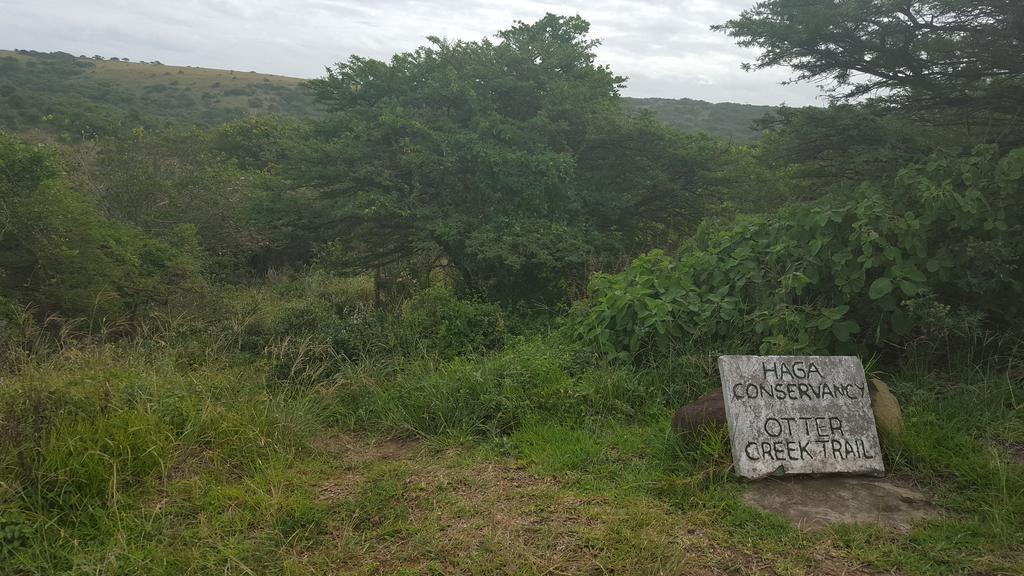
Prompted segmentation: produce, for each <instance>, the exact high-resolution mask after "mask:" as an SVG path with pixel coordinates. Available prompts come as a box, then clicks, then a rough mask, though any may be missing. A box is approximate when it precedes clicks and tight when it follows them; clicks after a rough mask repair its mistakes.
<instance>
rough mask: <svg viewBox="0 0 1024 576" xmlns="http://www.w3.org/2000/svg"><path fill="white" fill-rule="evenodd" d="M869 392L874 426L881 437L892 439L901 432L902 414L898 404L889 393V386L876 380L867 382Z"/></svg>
mask: <svg viewBox="0 0 1024 576" xmlns="http://www.w3.org/2000/svg"><path fill="white" fill-rule="evenodd" d="M868 390H870V392H871V410H872V412H874V413H875V425H876V426H878V433H879V434H881V435H882V436H883V437H892V436H896V435H898V434H899V433H900V432H903V412H902V411H901V410H900V402H899V400H897V399H896V397H895V396H893V394H892V392H890V391H889V386H888V385H887V384H886V383H885V382H882V381H881V380H879V379H877V378H872V379H871V380H870V381H869V382H868Z"/></svg>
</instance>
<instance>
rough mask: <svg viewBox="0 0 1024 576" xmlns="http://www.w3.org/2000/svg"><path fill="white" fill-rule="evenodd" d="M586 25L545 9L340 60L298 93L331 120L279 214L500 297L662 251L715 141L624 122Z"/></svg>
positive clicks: (693, 202) (351, 256) (353, 252)
mask: <svg viewBox="0 0 1024 576" xmlns="http://www.w3.org/2000/svg"><path fill="white" fill-rule="evenodd" d="M588 29H589V24H588V23H587V22H586V21H584V20H583V19H581V18H579V17H561V16H555V15H548V16H546V17H545V18H543V19H542V20H540V21H538V22H536V23H534V24H524V23H519V24H517V25H515V26H514V27H512V28H511V29H509V30H505V31H503V32H500V33H499V34H498V36H497V41H496V42H492V41H491V40H486V39H485V40H482V41H479V42H464V41H457V42H452V41H447V40H442V39H438V38H431V39H430V40H431V45H429V46H426V47H421V48H419V49H418V50H416V51H414V52H411V53H404V54H398V55H396V56H394V57H393V58H392V59H391V61H390V62H382V61H378V60H372V59H366V58H360V57H352V58H351V59H350V60H349V61H348V62H346V63H341V64H338V65H337V66H336V67H335V68H333V69H331V70H329V71H328V74H327V76H326V77H325V78H323V79H320V80H316V81H314V82H313V83H312V86H313V88H314V90H315V93H316V96H317V98H318V99H319V100H320V101H321V102H322V103H324V104H325V105H326V106H327V107H328V108H329V109H330V110H332V111H333V114H332V115H331V116H330V117H329V118H327V119H325V120H324V121H323V122H322V123H321V125H320V126H319V130H318V136H317V137H315V138H314V140H313V141H312V142H311V143H310V149H309V151H308V152H309V161H308V162H307V163H306V164H305V166H304V169H303V173H302V174H301V175H299V176H298V178H299V180H300V181H302V182H304V184H305V188H304V189H303V190H301V191H296V192H293V193H292V194H291V195H289V196H288V197H287V198H283V201H285V202H286V204H285V205H283V207H282V206H279V207H278V209H277V210H275V213H276V214H277V215H278V216H277V217H278V218H280V219H281V220H282V221H283V220H286V219H288V218H292V220H290V221H288V222H283V223H282V225H283V226H287V227H288V228H290V229H293V228H297V229H303V230H306V231H308V234H309V235H310V237H311V239H312V240H313V241H318V242H321V243H325V242H331V241H334V242H335V245H336V246H340V248H341V251H342V252H344V254H345V258H343V260H344V261H345V262H347V264H348V265H350V266H352V267H354V268H364V269H365V268H370V267H375V266H381V265H386V264H389V263H394V262H399V261H403V260H408V259H410V258H414V257H416V256H422V255H431V254H436V255H437V256H439V257H440V261H442V262H443V263H445V264H446V265H448V266H450V267H451V268H453V269H454V270H455V271H457V276H458V278H459V280H460V281H461V283H462V285H463V286H464V287H466V288H468V289H470V290H476V291H485V292H488V293H490V294H491V295H492V296H496V297H500V298H503V299H532V298H544V297H546V296H549V295H550V294H561V295H564V294H566V292H565V291H564V289H563V288H564V284H565V282H580V283H581V282H582V279H583V278H584V276H585V274H586V272H587V271H588V270H589V269H592V268H593V267H594V266H595V265H600V263H601V262H605V261H609V260H611V259H613V258H621V256H622V254H623V253H624V252H625V253H630V252H633V253H636V252H638V251H640V250H644V249H649V248H651V247H653V246H656V245H659V244H662V243H666V242H668V241H671V238H672V237H673V236H674V235H678V234H679V233H680V231H681V230H682V229H684V228H685V225H686V224H688V223H693V222H695V221H696V220H697V219H698V218H699V210H700V201H699V198H700V195H701V194H702V193H703V192H705V189H706V188H707V184H706V183H705V179H704V178H703V174H704V172H705V171H706V170H707V169H708V168H707V167H708V166H709V165H710V160H711V157H712V156H713V155H714V154H715V153H716V151H717V148H716V145H715V144H714V143H713V142H712V141H710V140H709V139H707V138H704V137H696V136H685V135H682V134H680V133H677V132H674V131H672V130H670V129H667V128H664V127H661V126H659V125H658V124H656V123H655V122H653V121H652V120H651V119H649V118H633V117H630V116H628V115H626V113H625V112H623V110H622V108H621V105H620V101H619V97H618V90H619V87H620V86H621V84H622V82H623V81H624V79H623V78H620V77H618V76H615V75H614V74H613V73H612V72H611V71H610V70H608V68H607V67H604V66H599V65H597V64H596V63H595V56H594V50H593V49H594V47H595V46H596V45H597V41H595V40H593V39H590V38H589V37H588V36H587V33H588ZM289 215H290V216H289ZM311 243H313V242H311Z"/></svg>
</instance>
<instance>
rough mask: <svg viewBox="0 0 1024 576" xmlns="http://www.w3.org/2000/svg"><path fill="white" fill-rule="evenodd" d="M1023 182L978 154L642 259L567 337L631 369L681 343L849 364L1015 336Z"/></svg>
mask: <svg viewBox="0 0 1024 576" xmlns="http://www.w3.org/2000/svg"><path fill="white" fill-rule="evenodd" d="M1022 183H1024V149H1017V150H1014V151H1011V152H1009V153H1008V154H1006V155H1005V156H1002V157H1000V155H999V154H998V153H997V150H996V149H995V148H994V147H979V148H977V149H975V151H974V152H973V154H971V155H969V156H964V157H954V156H948V155H940V154H936V155H934V156H932V157H931V158H929V159H928V160H927V161H924V162H922V163H920V164H915V165H911V166H909V167H907V168H904V169H903V170H902V171H900V173H899V175H898V176H897V178H896V179H895V181H894V182H890V183H887V184H878V183H870V182H869V183H864V184H862V185H861V186H860V187H859V188H858V189H857V190H856V191H855V195H854V196H853V197H852V198H849V199H846V198H833V199H830V200H829V201H827V202H823V203H820V204H818V205H813V206H800V207H796V208H791V209H788V210H784V211H781V212H779V213H777V214H773V215H771V216H769V217H758V218H745V219H741V220H740V221H738V222H737V223H736V224H735V226H734V227H733V228H732V229H730V230H726V231H723V232H716V231H712V230H707V229H705V230H704V231H703V233H702V234H701V235H699V236H698V238H697V240H696V241H695V242H694V243H693V244H692V245H691V246H689V247H688V249H687V250H685V251H683V252H681V254H680V255H679V256H678V257H672V256H668V255H666V254H664V253H662V252H652V253H650V254H648V255H646V256H643V257H641V258H639V259H638V260H636V261H635V262H633V264H632V265H631V266H630V267H629V268H628V269H627V270H625V271H624V272H622V273H621V274H618V275H598V276H596V277H595V278H594V279H593V281H592V284H591V288H590V290H591V297H590V301H589V302H588V303H587V304H586V305H585V307H584V308H583V309H582V310H581V311H580V313H579V316H578V319H577V322H576V328H577V334H578V335H579V337H581V338H582V339H584V340H586V341H588V342H590V343H591V344H592V345H593V346H594V347H595V348H597V349H599V350H601V351H602V352H604V353H606V354H608V355H612V356H617V357H626V358H629V357H633V356H635V355H637V354H638V353H640V352H641V351H644V350H652V349H655V348H662V347H664V346H666V345H671V344H673V343H679V342H684V343H686V342H694V341H704V342H716V343H718V345H723V344H726V345H728V344H727V343H733V344H734V345H735V346H736V347H737V348H740V349H750V348H751V347H754V348H759V349H760V350H761V351H762V352H769V351H780V352H790V353H792V352H798V351H804V352H814V351H817V352H825V351H839V352H854V351H866V350H867V349H874V350H887V349H889V350H891V349H896V348H900V347H903V346H906V345H908V344H910V343H912V342H914V341H915V340H917V339H921V338H933V337H935V336H936V335H939V336H943V337H945V336H949V335H951V334H954V333H955V332H956V331H960V332H969V331H972V330H981V329H993V330H999V331H1007V330H1010V331H1012V330H1019V329H1020V327H1021V326H1020V318H1021V312H1024V310H1022V308H1021V306H1022V304H1021V302H1022V301H1024V283H1022V281H1021V277H1020V271H1021V269H1022V265H1024V262H1022V258H1024V242H1022V231H1024V198H1022V197H1021V195H1020V189H1021V185H1022ZM698 246H700V247H699V248H698ZM951 319H954V320H955V321H952V322H951ZM954 335H955V334H954Z"/></svg>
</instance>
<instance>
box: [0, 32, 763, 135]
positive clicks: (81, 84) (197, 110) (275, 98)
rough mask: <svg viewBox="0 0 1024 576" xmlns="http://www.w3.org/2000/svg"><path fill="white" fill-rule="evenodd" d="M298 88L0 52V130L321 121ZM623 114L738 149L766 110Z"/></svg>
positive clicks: (672, 106)
mask: <svg viewBox="0 0 1024 576" xmlns="http://www.w3.org/2000/svg"><path fill="white" fill-rule="evenodd" d="M303 82H304V81H303V80H301V79H299V78H289V77H285V76H276V75H272V74H260V73H257V72H252V71H250V72H243V71H236V70H214V69H209V68H197V67H193V66H169V65H165V64H163V63H161V62H129V61H128V59H127V58H118V57H116V56H110V57H104V56H100V55H96V56H91V57H86V56H73V55H71V54H68V53H65V52H54V53H46V52H35V51H29V50H14V51H7V50H0V128H3V129H4V130H7V131H9V132H19V133H25V132H29V131H31V130H33V129H42V131H43V132H44V133H45V134H47V135H48V137H51V138H52V137H58V138H63V139H65V140H67V139H72V138H83V137H84V138H89V137H95V136H102V135H111V134H114V133H117V132H119V131H121V132H123V131H125V130H130V129H131V128H135V127H146V128H167V127H171V126H178V127H182V126H186V127H187V126H191V125H200V126H212V125H215V124H219V123H223V122H230V121H235V120H241V119H243V118H247V117H249V116H253V115H263V114H270V115H280V116H285V117H291V118H313V117H317V116H318V115H319V114H320V112H321V109H320V107H319V106H318V105H317V104H316V102H315V101H314V99H313V97H312V96H311V95H310V94H309V93H308V92H307V91H305V90H303V89H302V88H301V85H302V83H303ZM622 102H623V105H624V107H625V108H626V109H627V110H632V111H636V112H640V111H643V110H651V111H653V112H654V115H655V118H657V119H658V120H660V121H662V122H664V123H666V124H668V125H669V126H673V127H675V128H678V129H680V130H688V131H696V130H704V131H707V132H708V133H709V134H712V135H714V136H719V137H722V138H725V139H728V140H734V141H736V142H747V141H750V140H753V139H754V138H756V137H757V134H758V131H757V130H756V129H754V127H753V123H754V121H755V120H758V119H760V118H761V117H763V116H765V115H766V114H768V113H769V112H771V111H772V109H773V107H771V106H753V105H749V104H733V103H728V102H723V103H711V102H704V101H702V100H692V99H689V98H680V99H670V98H628V97H624V98H622Z"/></svg>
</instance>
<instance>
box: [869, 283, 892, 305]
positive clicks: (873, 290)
mask: <svg viewBox="0 0 1024 576" xmlns="http://www.w3.org/2000/svg"><path fill="white" fill-rule="evenodd" d="M892 288H893V286H892V280H890V279H888V278H885V277H882V278H878V279H877V280H875V281H874V282H872V283H871V287H870V288H868V297H869V298H871V299H872V300H878V299H879V298H881V297H883V296H886V295H888V294H889V293H890V292H892Z"/></svg>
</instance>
